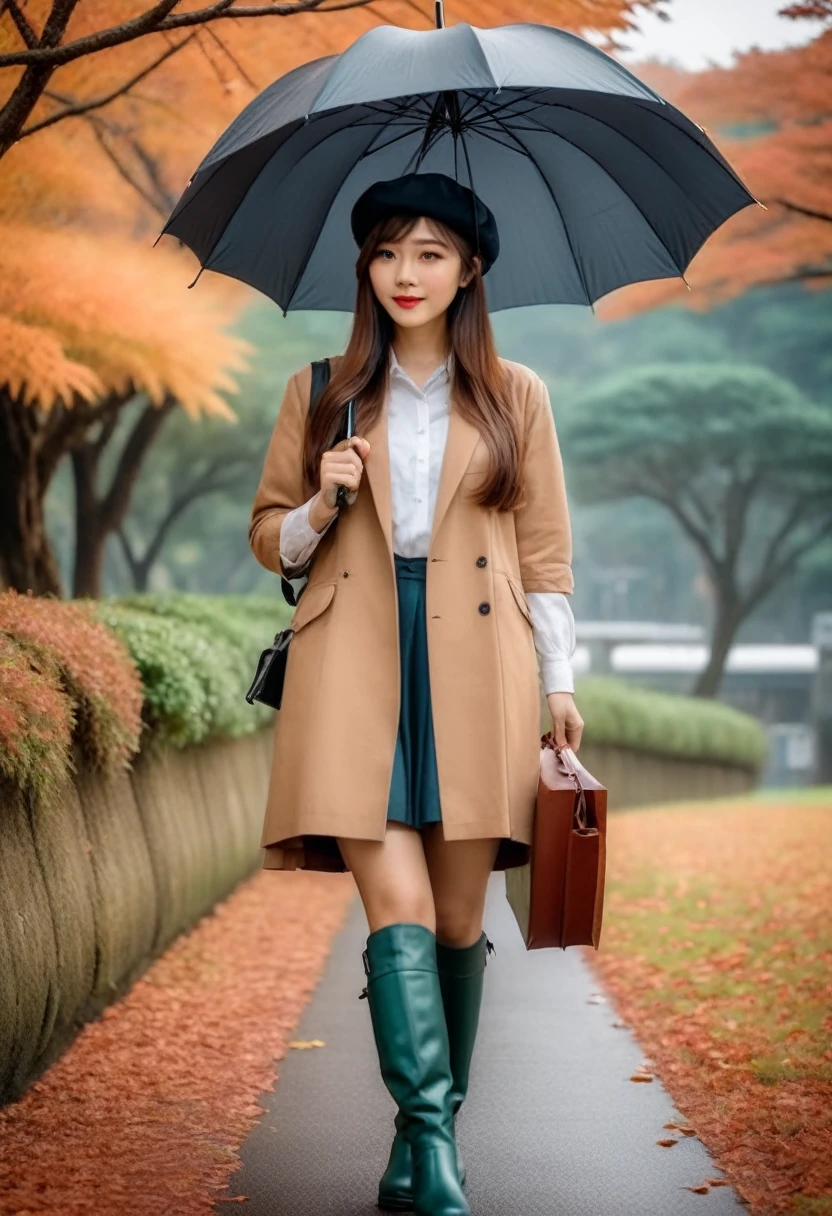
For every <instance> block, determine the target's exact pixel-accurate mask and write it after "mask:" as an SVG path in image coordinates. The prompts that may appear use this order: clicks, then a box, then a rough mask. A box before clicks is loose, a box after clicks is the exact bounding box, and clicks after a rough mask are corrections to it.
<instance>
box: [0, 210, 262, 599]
mask: <svg viewBox="0 0 832 1216" xmlns="http://www.w3.org/2000/svg"><path fill="white" fill-rule="evenodd" d="M158 252H159V251H157V254H158ZM58 267H59V268H60V272H59V273H58V272H57V271H56V268H58ZM182 269H183V267H182V261H181V259H180V258H179V257H178V256H177V255H175V254H173V255H171V254H169V253H166V252H164V253H162V254H161V257H159V256H155V255H154V256H151V254H150V253H149V252H148V251H146V250H143V249H141V248H140V247H138V246H136V245H134V244H131V243H130V242H128V241H125V240H124V239H123V238H122V237H119V236H107V237H100V236H99V237H92V236H91V235H88V234H81V233H78V232H72V231H70V230H63V231H62V230H59V229H56V230H53V231H51V232H50V231H46V230H43V231H41V232H39V233H38V234H37V240H36V241H34V240H33V230H32V228H31V227H29V226H26V225H18V226H15V225H14V224H11V223H8V222H7V223H5V224H2V225H0V368H2V372H0V518H2V520H3V528H2V530H0V581H2V582H3V584H4V585H6V586H10V587H16V588H18V589H21V590H25V589H28V588H31V589H32V590H34V591H35V592H37V593H44V592H52V593H54V594H60V591H61V585H60V577H59V574H58V570H57V566H56V563H55V560H54V557H53V554H52V550H51V547H50V545H49V541H48V538H47V536H46V530H45V526H44V519H43V503H44V498H45V495H46V491H47V490H48V488H49V484H50V482H51V480H52V477H53V476H54V474H55V471H56V469H57V466H58V464H59V462H60V460H61V459H62V458H63V457H64V456H65V455H66V454H67V453H68V452H73V453H75V454H76V456H77V455H78V454H79V453H83V455H84V459H85V466H86V467H85V469H84V470H82V472H81V474H80V476H79V472H78V470H76V528H77V546H76V563H75V576H74V586H73V591H74V594H75V595H97V594H99V589H100V569H101V559H102V552H103V545H104V541H105V540H106V537H107V536H108V535H109V534H110V533H111V532H112V531H113V530H114V529H115V528H117V527H118V526H119V524H120V522H121V520H122V519H123V517H124V513H125V511H126V509H127V506H128V504H129V500H130V493H131V491H132V487H133V485H134V483H135V480H136V477H137V476H138V472H139V469H140V467H141V463H142V460H143V459H144V456H145V454H146V452H147V449H148V447H149V446H150V444H151V443H152V442H153V440H154V439H155V437H156V435H157V434H158V432H159V429H160V427H161V425H162V423H163V422H164V419H165V418H166V417H167V415H168V414H169V413H170V411H171V410H172V409H174V408H177V407H181V408H184V409H185V410H187V412H188V413H189V415H190V416H191V417H193V418H197V417H198V416H199V415H200V414H203V413H204V414H210V415H214V416H222V417H226V418H229V419H230V420H232V421H233V419H234V414H233V412H232V411H231V410H230V409H229V407H228V406H227V404H226V402H225V400H224V399H223V397H221V396H220V392H219V390H221V389H225V390H228V391H232V392H233V391H234V389H235V387H236V385H235V382H234V380H233V379H232V378H231V375H230V374H229V373H230V371H231V370H234V369H241V368H243V367H245V366H246V363H245V359H244V356H245V355H246V353H247V351H248V350H249V349H250V348H249V346H248V344H247V343H244V342H242V341H241V340H240V339H237V338H232V337H230V336H228V335H225V334H223V327H224V326H225V325H226V324H227V323H228V320H229V318H230V315H231V312H230V309H229V306H228V302H227V301H226V302H223V301H222V299H221V298H220V297H218V295H217V293H216V291H213V290H211V289H210V288H209V290H208V291H205V292H202V293H200V295H199V296H195V297H193V298H192V299H191V300H190V302H189V307H187V308H183V307H182V302H181V299H182V296H181V292H182V279H181V276H182ZM137 394H141V396H142V397H143V399H144V401H145V404H144V407H143V408H142V409H141V411H140V413H139V415H138V418H137V419H136V421H135V422H134V424H133V425H132V429H131V431H130V433H129V434H128V436H127V438H126V439H125V440H124V441H123V443H122V446H121V451H120V455H119V459H118V462H117V466H116V469H115V472H114V473H113V475H112V477H111V479H110V481H109V483H108V484H107V485H106V486H101V485H100V484H99V480H100V479H99V478H98V477H97V476H96V474H97V472H98V468H97V466H98V463H99V461H100V457H101V454H102V452H103V451H104V448H105V446H106V444H107V442H108V440H109V439H110V438H111V436H112V433H113V429H114V427H115V425H116V422H117V421H118V418H119V415H120V413H121V410H122V409H123V408H124V406H125V405H126V404H127V403H128V402H129V401H132V400H134V399H135V398H136V396H137Z"/></svg>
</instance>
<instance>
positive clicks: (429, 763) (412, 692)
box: [387, 553, 442, 828]
mask: <svg viewBox="0 0 832 1216" xmlns="http://www.w3.org/2000/svg"><path fill="white" fill-rule="evenodd" d="M393 557H394V560H395V563H396V586H397V588H398V593H399V654H400V656H401V673H402V680H401V706H400V709H399V732H398V737H397V739H396V754H395V757H394V760H393V777H392V780H391V782H390V797H389V801H388V805H387V818H388V819H394V820H396V821H397V822H398V823H406V824H409V825H410V827H413V828H421V827H424V826H425V825H426V824H428V823H441V821H442V810H441V807H440V803H439V774H438V772H437V769H436V746H435V744H434V738H433V711H432V709H431V701H430V678H429V673H428V634H427V615H426V608H425V591H426V580H427V561H428V559H427V558H426V557H402V556H401V555H400V554H398V553H394V554H393Z"/></svg>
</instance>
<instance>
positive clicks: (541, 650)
mask: <svg viewBox="0 0 832 1216" xmlns="http://www.w3.org/2000/svg"><path fill="white" fill-rule="evenodd" d="M526 599H527V601H528V604H529V609H530V611H531V615H532V629H533V633H534V644H535V650H536V651H537V654H538V657H539V659H540V676H541V679H542V681H543V691H544V693H545V695H546V696H548V695H549V693H552V692H574V691H575V681H574V676H573V672H572V664H571V663H570V662H569V660H570V658H571V657H572V655H573V654H574V652H575V645H576V637H575V618H574V616H573V615H572V608H571V606H570V604H569V600H568V598H567V596H566V595H565V594H564V593H563V592H560V591H534V592H527V593H526Z"/></svg>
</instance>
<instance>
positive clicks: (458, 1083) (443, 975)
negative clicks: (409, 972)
mask: <svg viewBox="0 0 832 1216" xmlns="http://www.w3.org/2000/svg"><path fill="white" fill-rule="evenodd" d="M488 949H491V950H493V949H494V947H493V945H492V943H491V942H490V941H489V940H488V938H487V937H486V935H485V934H484V933H483V934H482V936H481V937H480V938H479V940H478V941H476V942H474V944H473V945H472V946H463V947H455V946H446V945H444V944H443V943H442V942H439V941H437V943H436V959H437V968H438V971H439V982H440V986H441V989H442V1004H443V1007H444V1010H445V1022H446V1025H447V1027H448V1042H449V1046H450V1059H451V1076H452V1079H453V1085H452V1089H451V1110H452V1112H453V1114H454V1115H456V1113H457V1111H458V1110H459V1108H460V1107H461V1105H462V1103H463V1101H464V1100H465V1096H466V1094H467V1092H468V1074H469V1071H470V1067H471V1057H472V1055H473V1051H474V1042H475V1040H476V1037H477V1026H478V1024H479V1014H480V1005H481V1004H482V987H483V974H484V972H485V965H486V959H487V951H488ZM395 1123H396V1136H395V1138H394V1140H393V1146H392V1148H391V1149H390V1158H389V1160H388V1162H387V1168H386V1170H385V1171H384V1174H383V1176H382V1178H381V1182H380V1183H379V1188H378V1206H379V1207H380V1208H384V1209H385V1210H386V1211H392V1212H405V1211H409V1210H410V1209H411V1208H412V1207H413V1188H412V1162H411V1156H410V1146H409V1144H408V1142H407V1139H406V1137H405V1136H404V1119H403V1116H402V1114H401V1112H399V1113H398V1114H397V1115H396V1120H395ZM457 1169H458V1172H459V1181H460V1184H462V1185H464V1183H465V1167H464V1166H463V1163H462V1157H461V1155H460V1152H459V1149H458V1148H457Z"/></svg>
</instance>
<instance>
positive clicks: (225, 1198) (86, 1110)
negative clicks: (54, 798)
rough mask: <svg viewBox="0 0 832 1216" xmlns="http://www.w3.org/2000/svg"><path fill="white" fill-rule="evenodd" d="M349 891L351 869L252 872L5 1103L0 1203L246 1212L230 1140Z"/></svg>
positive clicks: (122, 1213) (273, 1059) (55, 1211)
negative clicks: (23, 1090)
mask: <svg viewBox="0 0 832 1216" xmlns="http://www.w3.org/2000/svg"><path fill="white" fill-rule="evenodd" d="M354 898H355V885H354V883H353V881H352V879H351V877H350V875H348V874H315V873H313V872H311V871H310V872H306V873H302V872H298V873H296V874H284V875H282V876H281V877H280V878H279V879H277V881H275V875H274V874H272V873H267V872H266V871H264V870H260V871H258V873H257V874H255V875H254V876H253V877H252V878H251V879H250V881H249V882H246V883H242V884H241V885H240V886H239V887H238V888H237V890H236V891H234V893H233V894H232V895H231V896H229V898H228V899H227V900H225V901H224V902H223V903H221V904H219V905H218V906H217V907H216V908H215V910H214V911H213V913H211V915H209V916H206V917H204V918H203V919H202V920H201V921H200V923H199V924H198V925H197V926H196V927H195V928H194V929H192V930H191V932H190V933H186V934H183V935H182V936H181V937H180V938H179V939H178V940H177V941H176V942H174V944H173V945H172V946H171V947H170V948H169V949H168V950H167V952H166V953H165V954H164V955H163V957H162V958H160V959H157V961H156V962H155V963H154V964H153V966H152V967H151V968H150V970H149V971H147V973H146V974H145V975H144V976H143V977H142V978H141V979H140V980H138V981H137V983H136V984H134V985H133V987H132V988H131V989H130V991H129V992H128V993H127V995H126V996H125V997H124V998H123V999H121V1000H119V1001H118V1002H117V1003H116V1004H113V1005H110V1006H108V1007H107V1008H106V1009H105V1010H104V1013H103V1014H102V1016H101V1018H100V1019H98V1020H97V1021H95V1022H90V1023H88V1024H87V1025H86V1026H84V1028H83V1029H82V1031H81V1033H80V1034H79V1036H78V1038H77V1039H76V1040H75V1042H74V1043H73V1044H72V1045H71V1047H70V1048H69V1049H68V1051H66V1052H65V1053H64V1055H63V1056H61V1058H60V1059H59V1060H58V1061H57V1062H56V1063H55V1064H53V1065H52V1067H51V1068H50V1069H49V1070H48V1071H47V1072H46V1073H45V1074H44V1075H43V1076H42V1077H41V1078H40V1079H39V1080H38V1081H36V1082H35V1083H34V1084H33V1085H31V1086H30V1087H29V1089H28V1090H27V1091H26V1093H24V1095H23V1097H22V1098H21V1099H20V1101H18V1102H14V1103H11V1104H10V1105H8V1106H6V1107H4V1108H3V1109H2V1110H0V1213H2V1214H3V1216H23V1214H24V1213H29V1216H35V1214H36V1213H37V1216H92V1214H93V1213H95V1216H211V1213H215V1212H217V1211H222V1210H226V1204H237V1203H239V1202H241V1203H242V1206H243V1210H245V1201H244V1200H240V1199H238V1198H236V1197H232V1196H231V1195H229V1188H230V1190H231V1191H232V1192H234V1191H239V1190H240V1189H241V1188H240V1186H239V1184H238V1181H237V1179H236V1178H234V1177H233V1174H234V1171H235V1170H237V1169H238V1168H239V1166H240V1158H239V1153H238V1149H239V1146H240V1144H241V1143H242V1141H243V1140H244V1139H245V1137H246V1136H247V1135H248V1134H249V1132H251V1131H252V1129H253V1128H254V1126H255V1124H256V1123H257V1122H258V1120H260V1119H261V1118H262V1116H263V1113H264V1109H265V1106H266V1099H265V1097H264V1095H265V1094H268V1093H269V1092H271V1091H272V1090H273V1089H274V1087H275V1082H276V1079H277V1076H278V1075H279V1073H280V1070H281V1067H282V1065H281V1061H282V1060H284V1059H285V1057H286V1055H287V1054H288V1052H289V1051H290V1050H293V1049H297V1048H298V1047H299V1046H300V1045H299V1044H298V1043H297V1042H295V1040H294V1032H295V1027H296V1025H297V1022H298V1019H299V1017H300V1014H301V1012H302V1010H303V1008H304V1006H305V1005H306V1002H307V1001H308V999H309V997H310V995H311V994H312V992H313V990H314V988H315V985H316V984H317V982H318V979H319V977H320V975H321V972H322V971H323V967H324V963H325V961H326V957H327V955H328V954H329V951H330V946H331V944H332V941H333V938H334V936H335V934H336V933H337V932H338V930H339V929H340V928H341V926H342V924H343V922H344V918H345V916H346V914H347V912H348V911H349V908H350V905H351V903H352V901H353V900H354ZM314 1050H320V1051H324V1052H325V1051H327V1050H332V1051H335V1050H337V1049H336V1048H334V1047H333V1048H327V1046H326V1044H322V1045H321V1046H320V1047H318V1048H315V1049H314ZM314 1151H315V1146H314V1145H310V1152H314ZM274 1186H275V1187H279V1186H280V1173H279V1169H278V1167H277V1165H276V1166H275V1177H274ZM228 1210H229V1211H232V1212H233V1211H237V1210H239V1209H238V1208H237V1207H236V1206H234V1207H229V1208H228ZM310 1216H313V1213H310Z"/></svg>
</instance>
